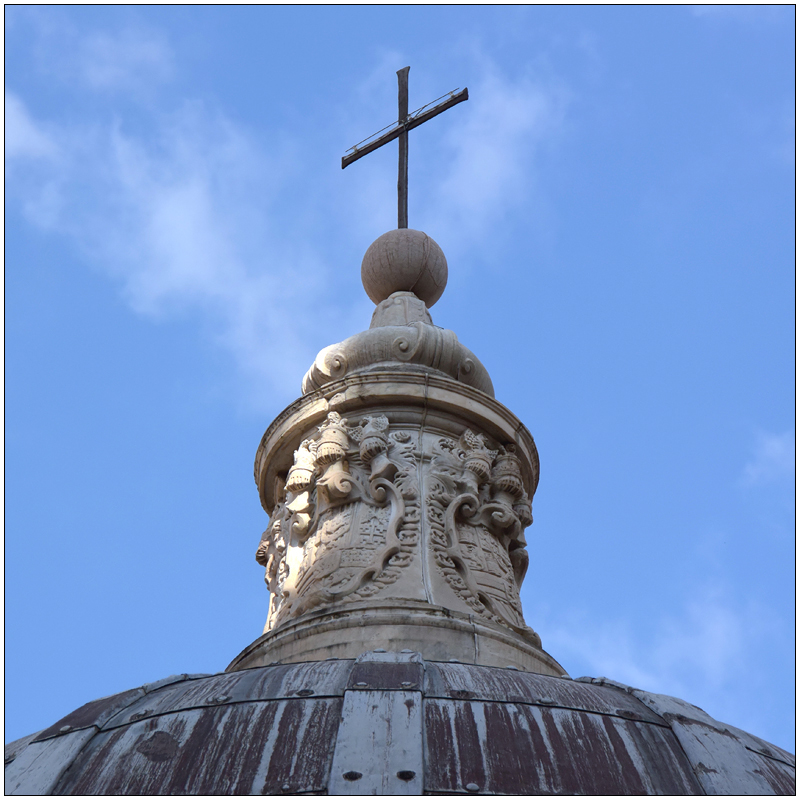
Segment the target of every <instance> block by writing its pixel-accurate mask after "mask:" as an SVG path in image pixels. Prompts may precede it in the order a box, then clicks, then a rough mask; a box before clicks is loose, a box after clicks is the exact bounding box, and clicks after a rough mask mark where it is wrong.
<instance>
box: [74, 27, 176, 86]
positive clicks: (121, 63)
mask: <svg viewBox="0 0 800 800" xmlns="http://www.w3.org/2000/svg"><path fill="white" fill-rule="evenodd" d="M79 41H80V44H79V51H78V54H77V59H76V67H77V70H78V73H79V74H80V76H81V77H82V78H83V79H84V80H85V81H86V82H87V83H88V84H89V86H91V87H92V88H95V89H129V88H132V87H135V86H139V85H141V84H145V83H151V82H153V81H163V80H167V79H169V78H170V77H171V75H172V72H173V59H172V52H171V50H170V48H169V47H168V45H167V43H166V42H165V41H164V40H163V38H161V37H160V36H158V35H156V34H153V33H152V32H149V31H141V30H131V29H126V30H124V31H122V32H120V33H116V34H111V33H108V32H102V31H98V32H95V33H92V34H90V35H88V36H86V37H84V38H81V39H80V40H79Z"/></svg>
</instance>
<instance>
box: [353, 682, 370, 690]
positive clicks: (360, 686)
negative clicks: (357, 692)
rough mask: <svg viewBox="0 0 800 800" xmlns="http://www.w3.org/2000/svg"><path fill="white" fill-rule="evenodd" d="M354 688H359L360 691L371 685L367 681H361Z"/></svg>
mask: <svg viewBox="0 0 800 800" xmlns="http://www.w3.org/2000/svg"><path fill="white" fill-rule="evenodd" d="M353 686H358V688H359V689H363V688H365V687H367V686H369V684H368V683H367V682H366V681H359V682H358V683H354V684H353Z"/></svg>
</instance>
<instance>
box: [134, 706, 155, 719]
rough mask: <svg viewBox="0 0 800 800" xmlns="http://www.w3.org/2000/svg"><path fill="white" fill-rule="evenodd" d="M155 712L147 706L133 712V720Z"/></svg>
mask: <svg viewBox="0 0 800 800" xmlns="http://www.w3.org/2000/svg"><path fill="white" fill-rule="evenodd" d="M152 713H153V712H152V711H151V710H150V709H149V708H146V709H145V710H144V711H139V712H137V713H136V714H131V722H136V721H137V720H140V719H144V718H145V717H146V716H147V715H148V714H152Z"/></svg>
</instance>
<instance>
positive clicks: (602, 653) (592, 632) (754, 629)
mask: <svg viewBox="0 0 800 800" xmlns="http://www.w3.org/2000/svg"><path fill="white" fill-rule="evenodd" d="M545 616H546V615H545ZM771 619H772V617H771V616H770V615H769V614H767V613H765V611H764V609H759V608H756V607H755V605H753V604H747V603H743V602H741V601H738V600H737V599H735V598H733V597H731V596H730V593H729V592H728V591H726V590H724V589H723V588H722V587H721V586H720V585H718V584H715V583H713V582H709V583H706V584H705V585H702V584H701V585H699V586H698V588H697V590H696V592H695V594H694V595H693V596H692V597H691V598H688V599H687V600H685V601H684V603H683V604H682V605H681V606H680V607H678V608H677V609H676V613H674V614H671V615H669V614H667V615H663V616H662V617H660V618H659V619H654V620H653V621H652V623H651V625H650V626H649V630H648V631H647V632H646V633H642V632H638V633H635V632H634V631H633V630H632V629H631V627H630V626H629V625H627V624H623V623H621V622H618V621H607V622H602V623H597V622H596V621H593V620H589V619H587V618H580V617H576V616H574V615H573V616H572V617H570V618H568V619H561V620H558V621H557V622H555V621H554V620H553V619H550V620H549V621H548V622H549V624H548V628H549V631H548V634H547V637H546V641H545V642H544V646H545V648H546V649H547V650H548V651H549V652H552V653H553V654H554V655H555V656H556V657H557V658H559V659H560V660H561V661H562V663H563V664H564V666H565V667H568V665H569V664H570V663H571V662H572V663H575V664H578V665H580V666H579V669H585V670H586V671H587V673H588V674H589V675H591V676H592V677H597V676H600V675H602V676H605V677H608V678H612V679H614V680H617V681H620V682H621V683H627V684H629V685H631V686H634V687H636V688H639V689H645V690H647V691H654V692H659V693H663V694H671V695H674V696H677V697H682V698H684V699H686V700H688V701H689V702H695V703H696V702H698V700H697V698H698V697H700V696H704V697H713V698H715V701H716V702H717V703H718V704H719V706H724V705H725V698H726V696H727V692H726V689H728V688H730V686H731V685H733V684H734V683H735V682H736V681H739V680H741V679H742V678H743V676H744V675H745V673H746V672H747V669H748V649H749V648H753V647H757V646H758V640H759V638H763V637H772V636H776V635H779V634H780V631H778V630H777V628H778V627H779V623H778V622H777V621H773V622H772V623H770V621H769V620H771ZM693 698H694V699H693Z"/></svg>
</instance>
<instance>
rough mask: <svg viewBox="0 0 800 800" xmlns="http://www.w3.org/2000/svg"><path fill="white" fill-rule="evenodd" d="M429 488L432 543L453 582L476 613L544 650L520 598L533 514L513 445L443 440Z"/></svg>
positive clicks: (466, 437)
mask: <svg viewBox="0 0 800 800" xmlns="http://www.w3.org/2000/svg"><path fill="white" fill-rule="evenodd" d="M426 486H427V492H426V497H425V503H426V513H427V519H428V523H429V528H430V532H431V533H430V536H431V546H432V548H433V552H434V557H435V560H436V565H437V567H438V568H439V570H440V571H441V573H442V575H443V576H444V577H445V579H446V580H447V582H448V584H449V585H450V586H451V588H452V589H453V590H454V591H455V592H456V594H457V595H458V596H459V597H460V598H461V599H462V601H463V602H465V603H466V604H467V605H468V606H469V607H470V608H471V609H472V610H473V611H474V612H475V613H478V614H480V615H481V616H483V617H485V618H487V619H490V620H491V621H493V622H495V623H498V624H501V625H504V626H507V627H510V628H512V629H513V630H515V631H517V632H518V633H521V634H523V635H525V636H527V637H528V638H530V639H532V640H533V641H534V642H535V643H536V644H537V646H541V640H540V639H539V636H538V635H537V634H536V633H535V632H534V631H533V630H531V629H530V628H529V627H528V626H527V625H526V624H525V620H524V618H523V615H522V605H521V603H520V598H519V589H520V587H521V586H522V581H523V580H524V578H525V573H526V571H527V568H528V553H527V551H526V549H525V544H526V543H525V538H524V535H523V531H524V529H525V528H526V527H527V526H528V525H529V524H530V523H531V521H532V517H531V510H530V505H531V504H530V500H529V498H528V496H527V494H526V492H525V488H524V485H523V482H522V478H521V469H520V462H519V458H518V457H517V455H516V451H515V448H514V445H511V444H509V445H506V446H505V447H501V448H499V449H497V450H495V449H491V448H490V447H489V445H488V444H487V441H486V438H485V437H484V436H483V435H482V434H479V433H478V434H476V433H473V432H472V431H471V430H467V431H465V432H464V434H463V435H462V436H461V438H460V440H459V441H456V440H454V439H450V438H441V439H439V440H438V442H437V443H436V444H435V446H434V448H433V453H432V457H431V464H430V469H429V472H428V477H427V481H426Z"/></svg>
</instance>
